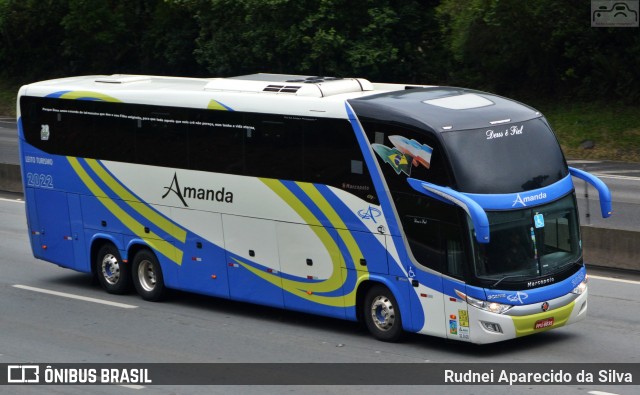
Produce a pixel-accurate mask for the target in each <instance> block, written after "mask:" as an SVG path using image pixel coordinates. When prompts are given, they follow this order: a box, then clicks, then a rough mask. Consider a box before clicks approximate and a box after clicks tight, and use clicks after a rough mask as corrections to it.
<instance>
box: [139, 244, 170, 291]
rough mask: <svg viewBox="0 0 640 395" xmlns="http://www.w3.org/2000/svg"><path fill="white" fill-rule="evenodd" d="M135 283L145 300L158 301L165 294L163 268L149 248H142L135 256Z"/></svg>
mask: <svg viewBox="0 0 640 395" xmlns="http://www.w3.org/2000/svg"><path fill="white" fill-rule="evenodd" d="M133 285H134V286H135V287H136V291H138V294H140V296H142V299H144V300H149V301H152V302H157V301H159V300H161V299H162V298H163V297H164V296H165V293H166V288H165V286H164V277H163V276H162V268H161V267H160V263H159V262H158V258H156V256H155V255H154V254H153V253H152V252H151V251H149V250H141V251H139V252H138V253H137V254H136V256H135V258H133Z"/></svg>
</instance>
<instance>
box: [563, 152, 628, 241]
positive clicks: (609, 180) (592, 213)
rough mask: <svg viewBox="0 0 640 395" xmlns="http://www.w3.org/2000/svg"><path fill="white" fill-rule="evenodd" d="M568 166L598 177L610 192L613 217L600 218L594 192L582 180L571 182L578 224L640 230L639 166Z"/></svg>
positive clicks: (585, 163)
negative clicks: (578, 217)
mask: <svg viewBox="0 0 640 395" xmlns="http://www.w3.org/2000/svg"><path fill="white" fill-rule="evenodd" d="M569 166H572V167H576V168H578V169H581V170H585V171H588V172H590V173H592V174H594V175H596V176H598V177H599V178H600V179H601V180H602V181H604V183H605V184H607V186H608V187H609V189H610V190H611V197H612V201H613V215H612V216H611V217H609V218H606V219H604V218H602V215H601V213H600V204H599V202H598V193H597V191H596V190H595V189H594V188H593V187H591V186H590V185H588V186H587V185H585V182H584V181H582V180H580V179H577V178H574V179H573V182H574V184H575V186H576V196H577V198H578V208H579V211H580V223H581V224H582V225H593V226H597V227H603V228H614V229H626V230H636V231H637V230H640V163H623V162H612V161H585V160H573V161H569ZM585 187H586V188H585ZM585 195H588V198H586V197H585Z"/></svg>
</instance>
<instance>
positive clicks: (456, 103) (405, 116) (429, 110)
mask: <svg viewBox="0 0 640 395" xmlns="http://www.w3.org/2000/svg"><path fill="white" fill-rule="evenodd" d="M349 102H350V103H351V104H352V106H353V107H354V109H355V110H356V113H357V114H358V116H359V117H360V116H364V117H369V118H374V119H380V120H385V121H388V122H399V123H405V124H406V123H411V122H413V123H416V122H418V123H420V124H421V125H416V126H420V127H421V128H424V127H425V126H427V127H428V128H430V129H432V130H433V131H435V132H447V131H453V130H466V129H476V128H483V127H488V128H491V127H498V126H499V125H501V124H507V123H513V122H523V121H526V120H529V119H533V118H537V117H540V116H541V114H540V113H539V112H538V111H536V110H535V109H533V108H531V107H529V106H526V105H524V104H521V103H519V102H516V101H513V100H510V99H506V98H504V97H501V96H497V95H493V94H490V93H485V92H480V91H475V90H471V89H463V88H452V87H440V86H434V87H425V88H417V89H405V90H399V91H392V92H385V93H380V94H376V95H371V96H367V97H361V98H358V99H354V100H350V101H349Z"/></svg>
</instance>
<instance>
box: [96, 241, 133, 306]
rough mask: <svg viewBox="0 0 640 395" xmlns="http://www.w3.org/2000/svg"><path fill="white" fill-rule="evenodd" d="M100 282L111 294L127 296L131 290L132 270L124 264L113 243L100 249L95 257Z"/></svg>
mask: <svg viewBox="0 0 640 395" xmlns="http://www.w3.org/2000/svg"><path fill="white" fill-rule="evenodd" d="M94 265H95V272H96V275H97V277H98V282H99V283H100V285H101V286H102V288H104V289H105V291H107V292H109V293H111V294H125V293H127V292H129V290H131V268H130V267H129V265H127V264H125V263H123V262H122V258H121V257H120V251H118V249H117V248H116V246H114V245H113V244H111V243H107V244H105V245H103V246H102V247H100V249H99V250H98V253H97V254H96V257H95V263H94Z"/></svg>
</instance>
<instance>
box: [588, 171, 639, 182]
mask: <svg viewBox="0 0 640 395" xmlns="http://www.w3.org/2000/svg"><path fill="white" fill-rule="evenodd" d="M593 175H594V176H596V177H600V178H611V179H614V180H630V181H640V177H631V176H618V175H615V174H604V173H593Z"/></svg>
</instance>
